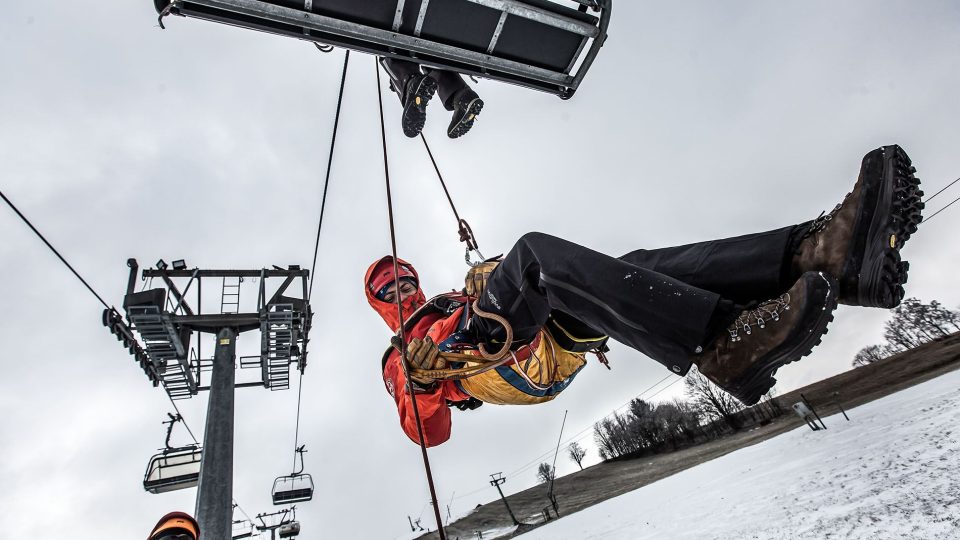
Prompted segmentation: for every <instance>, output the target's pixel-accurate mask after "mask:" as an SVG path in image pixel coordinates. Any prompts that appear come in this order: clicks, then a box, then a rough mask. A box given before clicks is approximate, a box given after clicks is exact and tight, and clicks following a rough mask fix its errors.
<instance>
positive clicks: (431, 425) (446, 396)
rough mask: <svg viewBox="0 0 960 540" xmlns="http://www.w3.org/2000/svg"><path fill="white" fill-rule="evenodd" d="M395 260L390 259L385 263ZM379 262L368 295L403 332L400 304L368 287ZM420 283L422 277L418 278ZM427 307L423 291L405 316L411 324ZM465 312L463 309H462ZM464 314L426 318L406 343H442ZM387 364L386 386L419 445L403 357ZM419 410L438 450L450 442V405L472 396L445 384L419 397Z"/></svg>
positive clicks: (389, 358)
mask: <svg viewBox="0 0 960 540" xmlns="http://www.w3.org/2000/svg"><path fill="white" fill-rule="evenodd" d="M384 259H391V257H389V256H387V257H384V258H383V259H381V260H380V261H382V260H384ZM380 261H377V262H375V263H373V264H372V265H370V268H369V269H368V270H367V273H366V276H365V277H364V293H365V294H366V296H367V301H368V302H369V303H370V306H371V307H373V309H374V310H375V311H376V312H377V313H379V314H380V316H381V317H383V320H384V321H385V322H386V323H387V325H388V326H389V327H390V329H391V330H393V331H394V332H396V331H397V330H399V327H400V325H399V320H400V318H399V316H398V314H397V305H396V303H389V302H384V301H382V300H379V299H377V298H376V297H375V296H374V293H375V291H371V290H370V287H368V286H367V284H368V283H370V278H371V275H372V273H373V270H374V268H376V266H377V265H378V264H379V263H380ZM397 262H398V263H400V264H405V265H407V267H408V268H409V269H410V270H412V271H413V273H414V275H416V270H414V269H413V267H412V266H410V265H409V264H408V263H406V262H405V261H403V260H402V259H397ZM417 282H418V283H419V276H418V277H417ZM425 303H426V298H425V296H424V295H423V291H422V290H420V291H418V292H417V294H416V295H414V296H412V297H410V298H408V299H407V300H406V301H404V305H403V316H404V318H405V319H407V320H409V318H410V315H412V314H413V313H414V311H415V310H416V308H418V307H420V306H422V305H423V304H425ZM461 309H462V308H461ZM460 313H461V312H460V310H457V311H456V312H455V313H453V314H451V315H445V314H442V313H430V314H428V315H425V316H423V317H422V318H421V319H420V320H419V321H417V323H416V324H415V325H414V326H413V328H412V329H410V330H409V331H408V332H406V333H405V338H406V341H407V342H408V343H409V342H410V340H411V339H413V338H421V339H422V338H423V337H425V336H427V335H429V336H430V337H431V338H432V339H433V341H434V342H435V343H440V342H441V341H443V340H444V339H446V338H447V337H448V336H449V335H450V334H452V333H453V332H454V331H456V328H457V322H458V321H459V316H460ZM385 357H386V358H385V360H384V362H383V383H384V385H386V388H387V392H389V393H390V395H391V396H393V400H394V402H396V405H397V411H398V412H399V413H400V426H401V427H402V428H403V431H404V433H406V434H407V436H408V437H410V439H411V440H412V441H413V442H415V443H418V444H419V442H420V438H419V436H418V434H417V423H416V419H415V417H414V414H413V405H412V404H411V401H410V395H409V394H408V392H407V378H406V377H405V376H404V372H403V365H402V364H401V358H400V353H399V351H397V350H396V349H394V350H392V351H390V352H389V353H388V354H386V355H385ZM415 398H416V400H417V408H418V410H419V413H420V423H421V426H423V438H424V443H425V444H426V445H427V446H436V445H438V444H440V443H442V442H444V441H446V440H447V439H449V438H450V408H449V407H448V405H447V402H448V401H451V402H458V401H467V400H469V399H470V396H469V395H467V394H465V393H463V392H461V391H460V390H459V389H458V388H457V386H456V384H455V383H454V382H453V381H442V382H440V383H439V384H438V385H437V386H436V388H435V389H434V390H433V391H431V392H424V393H419V392H417V393H415Z"/></svg>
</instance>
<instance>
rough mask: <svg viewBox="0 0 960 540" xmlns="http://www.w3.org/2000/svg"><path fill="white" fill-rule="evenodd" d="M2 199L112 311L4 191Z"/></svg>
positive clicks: (0, 192) (103, 302) (104, 305)
mask: <svg viewBox="0 0 960 540" xmlns="http://www.w3.org/2000/svg"><path fill="white" fill-rule="evenodd" d="M0 197H2V198H3V200H4V201H5V202H6V203H7V205H9V206H10V208H11V209H13V211H14V212H16V214H17V215H18V216H20V219H21V220H23V222H24V223H26V224H27V227H30V230H32V231H33V232H34V234H36V235H37V237H39V238H40V240H43V243H44V244H46V245H47V247H48V248H50V251H52V252H53V254H54V255H56V256H57V258H58V259H60V262H62V263H63V264H64V265H66V267H67V268H69V269H70V271H71V272H73V275H75V276H77V279H79V280H80V282H81V283H83V285H84V286H85V287H86V288H87V290H88V291H90V292H91V293H92V294H93V296H95V297H96V298H97V300H99V301H100V303H101V304H103V307H105V308H107V309H110V306H109V305H107V303H106V302H105V301H104V300H103V298H101V297H100V295H99V294H97V291H95V290H93V287H91V286H90V284H89V283H87V280H85V279H83V276H81V275H80V273H79V272H77V271H76V270H75V269H74V268H73V266H71V265H70V263H68V262H67V260H66V259H64V258H63V255H61V254H60V252H59V251H57V248H55V247H53V244H51V243H50V242H48V241H47V239H46V238H45V237H44V236H43V235H42V234H40V231H38V230H37V228H36V227H34V226H33V223H31V222H30V220H29V219H27V216H25V215H23V212H21V211H20V209H18V208H17V207H16V205H14V204H13V201H11V200H10V199H8V198H7V196H6V195H4V194H3V192H2V191H0Z"/></svg>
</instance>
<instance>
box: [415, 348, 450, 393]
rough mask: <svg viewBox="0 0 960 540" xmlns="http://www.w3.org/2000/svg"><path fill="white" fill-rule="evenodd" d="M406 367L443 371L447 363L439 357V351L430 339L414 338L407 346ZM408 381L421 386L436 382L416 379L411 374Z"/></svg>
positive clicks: (427, 379)
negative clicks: (410, 380)
mask: <svg viewBox="0 0 960 540" xmlns="http://www.w3.org/2000/svg"><path fill="white" fill-rule="evenodd" d="M407 366H408V367H409V368H410V369H411V370H413V369H445V368H446V367H447V361H446V360H444V359H443V357H441V356H440V349H438V348H437V344H436V343H434V342H433V340H432V339H430V338H429V337H427V338H426V339H422V340H421V339H419V338H414V339H412V340H410V344H408V345H407ZM410 379H412V380H413V382H415V383H417V384H419V385H421V386H429V385H431V384H433V383H434V382H436V381H435V380H434V379H429V378H424V377H416V376H414V375H413V374H412V373H411V375H410Z"/></svg>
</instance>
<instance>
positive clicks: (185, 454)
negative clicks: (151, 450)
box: [143, 444, 203, 494]
mask: <svg viewBox="0 0 960 540" xmlns="http://www.w3.org/2000/svg"><path fill="white" fill-rule="evenodd" d="M185 458H186V459H185ZM202 459H203V449H202V448H200V446H199V445H196V444H192V445H189V446H181V447H178V448H166V449H164V450H163V452H161V453H159V454H156V455H154V456H153V457H152V458H150V462H149V463H148V464H147V472H146V473H144V475H143V489H145V490H147V491H149V492H150V493H154V494H159V493H166V492H168V491H176V490H178V489H187V488H192V487H196V486H197V484H199V483H200V462H201V460H202ZM184 468H185V469H186V470H187V471H189V472H186V473H182V472H179V473H178V474H174V475H172V476H164V474H163V473H164V471H168V472H169V471H170V470H174V471H177V470H178V469H184Z"/></svg>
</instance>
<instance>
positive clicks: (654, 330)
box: [472, 233, 720, 373]
mask: <svg viewBox="0 0 960 540" xmlns="http://www.w3.org/2000/svg"><path fill="white" fill-rule="evenodd" d="M719 300H720V296H719V295H717V294H716V293H713V292H710V291H706V290H703V289H699V288H697V287H693V286H691V285H688V284H686V283H683V282H682V281H679V280H677V279H674V278H672V277H670V276H667V275H664V274H660V273H657V272H655V271H652V270H649V269H646V268H643V267H640V266H637V265H635V264H632V263H630V262H628V261H625V260H622V259H617V258H615V257H610V256H608V255H604V254H602V253H599V252H596V251H593V250H591V249H588V248H585V247H583V246H580V245H577V244H574V243H572V242H568V241H566V240H562V239H560V238H556V237H553V236H549V235H546V234H542V233H529V234H526V235H524V236H523V237H521V238H520V240H519V241H518V242H517V244H516V245H515V246H514V247H513V249H512V250H511V251H510V253H508V254H507V256H506V257H505V258H504V260H503V262H502V263H501V264H500V266H499V267H498V268H497V269H496V270H495V271H494V272H493V274H492V275H491V276H490V280H489V282H488V283H487V287H486V289H485V291H484V294H483V296H482V298H481V299H480V302H479V306H480V308H481V309H484V310H487V311H492V312H494V313H497V314H500V315H502V316H504V317H505V318H506V319H507V320H508V321H509V322H510V324H511V326H512V327H513V330H514V335H515V337H516V338H517V339H529V338H530V337H532V336H533V335H535V334H536V332H537V331H539V330H540V328H541V327H542V326H543V325H544V323H545V322H546V320H547V316H548V315H549V314H550V311H551V310H559V311H563V312H564V313H567V314H569V315H571V316H573V317H575V318H576V319H578V320H580V321H582V322H583V323H585V324H587V325H589V326H590V327H592V328H595V329H597V330H599V331H601V332H603V333H604V334H607V335H609V336H610V337H612V338H613V339H615V340H617V341H620V342H621V343H624V344H625V345H628V346H630V347H632V348H634V349H636V350H638V351H640V352H642V353H644V354H646V355H647V356H649V357H651V358H653V359H654V360H656V361H657V362H660V363H661V364H663V365H665V366H667V367H668V368H669V369H671V370H672V371H674V372H676V373H686V372H687V370H688V369H689V367H690V361H689V357H690V356H691V355H692V354H694V353H695V351H696V349H697V347H699V346H700V345H702V344H703V343H704V342H705V341H706V340H707V339H708V338H709V337H710V336H707V335H706V334H707V332H708V326H709V322H710V318H711V315H712V314H713V312H714V308H715V307H716V305H717V302H718V301H719ZM472 324H474V325H475V327H476V330H477V332H478V334H479V336H480V337H481V339H485V340H498V339H499V340H502V339H503V330H502V328H500V326H499V325H497V324H496V323H493V322H489V321H487V320H484V319H480V318H478V317H474V318H473V323H472Z"/></svg>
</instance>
